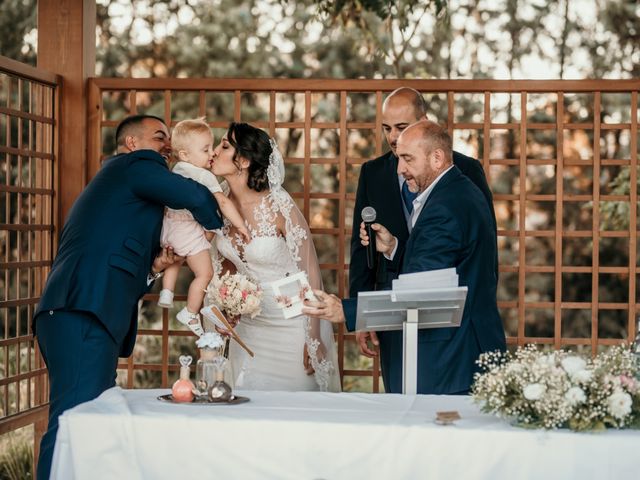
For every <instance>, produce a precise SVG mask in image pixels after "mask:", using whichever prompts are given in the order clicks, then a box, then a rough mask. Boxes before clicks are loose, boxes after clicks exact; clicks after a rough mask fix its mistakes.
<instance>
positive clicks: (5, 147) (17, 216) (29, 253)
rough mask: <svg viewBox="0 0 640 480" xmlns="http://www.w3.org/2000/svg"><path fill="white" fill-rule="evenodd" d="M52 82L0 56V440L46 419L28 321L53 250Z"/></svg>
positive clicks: (41, 370)
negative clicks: (0, 171) (0, 179)
mask: <svg viewBox="0 0 640 480" xmlns="http://www.w3.org/2000/svg"><path fill="white" fill-rule="evenodd" d="M60 85H61V78H60V77H59V76H58V75H53V74H51V73H48V72H45V71H43V70H40V69H36V68H33V67H30V66H28V65H24V64H22V63H19V62H16V61H14V60H11V59H8V58H5V57H0V95H1V98H3V100H5V101H4V102H2V104H0V125H2V129H3V132H2V134H1V135H2V137H3V138H4V141H3V142H1V143H0V162H1V163H0V164H1V165H2V169H3V170H4V172H3V176H4V178H5V180H4V182H3V183H1V184H0V195H1V196H2V203H3V207H4V208H3V212H1V215H2V216H1V218H2V220H1V221H0V232H2V237H1V240H0V253H1V254H2V258H0V271H2V282H3V283H2V284H3V289H2V290H3V291H2V293H1V296H0V315H1V316H0V325H2V328H3V334H2V337H0V355H2V358H3V359H2V361H1V362H0V364H1V365H2V368H0V375H1V376H0V435H2V434H4V433H6V432H10V431H13V430H16V429H18V428H21V427H23V426H26V425H31V424H33V423H42V422H46V419H47V413H48V376H47V372H46V368H45V366H44V362H43V360H42V357H41V355H40V352H39V351H38V345H37V343H36V342H35V341H34V338H33V335H32V334H31V329H30V323H31V317H32V315H33V311H34V308H35V306H36V304H37V302H38V299H39V296H40V293H41V291H42V287H43V285H44V282H45V280H46V277H47V274H48V272H49V269H50V266H51V263H52V261H53V257H54V254H55V251H56V246H57V236H56V232H57V226H58V225H57V215H58V198H57V195H58V181H59V179H58V151H57V148H58V141H57V138H58V137H57V136H58V127H59V125H58V118H59V104H60V102H59V89H60ZM12 123H14V125H15V126H17V128H16V129H15V130H16V131H17V138H12V128H11V127H12ZM25 126H26V127H25ZM25 130H26V132H27V138H24V134H23V133H24V131H25ZM14 169H15V170H16V173H13V170H14ZM25 172H26V174H27V175H26V178H25V177H24V173H25ZM14 203H15V204H14ZM12 207H16V209H15V211H13V210H12ZM12 236H15V241H12V240H11V237H12ZM16 285H17V286H16ZM10 287H11V288H10ZM24 288H26V292H24V291H23V290H24ZM11 317H14V318H15V321H14V322H13V323H12V322H10V318H11ZM12 331H13V333H11V332H12ZM10 352H11V353H13V355H15V358H12V357H11V356H10ZM24 364H26V365H24ZM39 440H40V438H39V436H38V435H35V436H34V442H35V443H34V450H35V451H36V452H37V450H38V444H39Z"/></svg>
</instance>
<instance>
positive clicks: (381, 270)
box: [344, 152, 498, 393]
mask: <svg viewBox="0 0 640 480" xmlns="http://www.w3.org/2000/svg"><path fill="white" fill-rule="evenodd" d="M453 163H454V165H456V166H457V167H458V168H459V169H460V171H461V172H462V173H463V174H464V175H465V176H467V177H468V178H469V179H470V180H471V181H472V182H473V183H474V184H475V185H476V186H477V187H478V188H479V189H480V191H481V192H482V197H483V198H484V200H485V203H486V205H487V207H488V209H489V211H490V214H491V221H490V225H491V226H492V228H493V230H494V232H495V229H496V221H495V214H494V210H493V197H492V195H491V190H490V189H489V185H488V183H487V179H486V177H485V174H484V170H483V169H482V165H481V164H480V162H478V161H477V160H475V159H474V158H471V157H468V156H466V155H462V154H460V153H458V152H453ZM397 168H398V158H397V157H396V156H395V155H394V154H393V153H392V152H387V153H386V154H384V155H382V156H381V157H378V158H376V159H374V160H370V161H368V162H366V163H364V164H363V165H362V168H361V170H360V178H359V181H358V190H357V193H356V203H355V207H354V212H353V230H352V237H351V262H350V264H349V295H350V296H351V297H352V298H353V299H355V297H357V295H358V292H362V291H372V290H387V289H390V288H391V282H392V280H393V279H394V278H397V276H398V274H399V273H400V272H399V264H397V263H393V264H391V263H390V262H387V261H385V260H384V258H383V257H382V256H380V255H378V257H377V262H376V268H375V269H374V270H370V269H369V268H368V267H367V260H366V250H365V248H364V247H363V246H362V244H361V243H360V236H359V231H360V222H361V221H362V219H361V217H360V214H361V212H362V209H363V208H364V207H366V206H371V207H373V208H375V210H376V213H377V219H376V221H377V222H378V223H380V224H382V225H384V226H385V227H386V228H387V229H388V230H389V231H390V232H391V234H392V235H394V236H395V237H396V238H397V239H398V242H399V247H398V252H399V255H401V254H402V252H403V251H404V248H405V245H406V242H407V239H408V238H409V231H408V229H407V223H406V220H405V216H404V210H403V207H402V198H401V195H400V186H399V183H398V174H397ZM476 200H477V199H476ZM496 248H497V245H496ZM497 265H498V263H497V257H496V263H495V266H494V269H495V272H496V276H497ZM344 308H345V316H346V317H347V328H348V329H349V330H353V329H354V327H355V308H356V302H355V300H345V301H344ZM378 338H379V340H380V364H381V367H382V375H383V378H384V382H385V388H386V390H387V391H388V392H394V393H397V392H400V391H401V388H402V372H401V365H402V332H398V331H388V332H379V333H378Z"/></svg>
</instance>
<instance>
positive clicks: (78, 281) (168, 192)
mask: <svg viewBox="0 0 640 480" xmlns="http://www.w3.org/2000/svg"><path fill="white" fill-rule="evenodd" d="M116 140H117V143H118V154H117V155H116V156H114V157H111V158H109V159H107V160H105V162H104V163H103V165H102V168H101V169H100V171H99V172H98V174H97V175H96V176H95V177H94V178H93V179H92V180H91V182H90V183H89V184H88V185H87V187H86V188H85V189H84V191H83V192H82V193H81V194H80V196H79V197H78V199H77V200H76V202H75V203H74V205H73V207H72V208H71V211H70V212H69V215H68V217H67V220H66V222H65V225H64V228H63V229H62V233H61V236H60V245H59V248H58V253H57V255H56V258H55V260H54V262H53V265H52V267H51V272H50V273H49V277H48V278H47V283H46V285H45V287H44V290H43V292H42V296H41V297H40V301H39V302H38V307H37V309H36V311H35V313H34V319H33V324H32V328H33V331H34V334H35V335H36V338H37V340H38V345H39V347H40V351H41V352H42V356H43V358H44V361H45V363H46V365H47V368H48V370H49V387H50V394H49V400H50V406H49V425H48V430H47V432H46V434H45V435H44V436H43V438H42V443H41V446H40V457H39V460H38V475H37V478H38V479H39V480H40V479H42V480H45V479H48V478H49V473H50V468H51V460H52V455H53V447H54V445H55V441H56V434H57V430H58V417H59V416H60V415H61V414H62V413H63V412H64V411H65V410H68V409H69V408H72V407H74V406H76V405H78V404H80V403H83V402H86V401H89V400H92V399H94V398H96V397H97V396H98V395H100V394H101V393H102V392H103V391H105V390H107V389H108V388H111V387H113V386H115V379H116V367H117V363H118V357H119V356H120V357H128V356H129V355H131V353H132V351H133V346H134V344H135V340H136V332H137V317H138V301H139V300H140V298H141V297H142V296H143V295H144V294H145V293H146V292H147V291H148V290H149V288H150V286H151V284H152V283H153V281H154V280H155V279H156V278H158V277H159V276H160V275H161V273H162V271H163V270H164V269H165V268H166V267H167V266H168V265H170V264H171V263H173V262H174V261H175V260H176V259H177V258H178V257H174V255H173V252H172V251H171V249H169V248H165V249H163V250H161V249H160V244H159V239H160V229H161V227H162V218H163V214H164V207H165V205H166V206H169V207H171V208H174V209H182V208H187V209H189V210H190V211H191V212H192V213H193V215H194V217H195V218H196V220H197V221H198V222H199V223H200V224H201V225H202V226H203V227H204V228H205V229H207V230H214V229H216V228H219V227H221V226H222V222H221V218H220V215H219V213H218V204H217V202H216V201H215V199H214V197H213V195H211V194H210V193H209V191H208V190H207V188H205V187H203V186H202V185H200V184H198V183H197V182H194V181H193V180H190V179H187V178H184V177H182V176H180V175H176V174H174V173H171V171H170V170H169V168H168V167H167V158H168V156H169V154H170V153H171V143H170V136H169V131H168V129H167V126H166V125H165V124H164V122H163V121H162V120H161V119H160V118H157V117H153V116H148V115H137V116H133V117H128V118H126V119H125V120H123V121H122V122H121V123H120V125H118V128H117V130H116ZM96 434H99V432H96Z"/></svg>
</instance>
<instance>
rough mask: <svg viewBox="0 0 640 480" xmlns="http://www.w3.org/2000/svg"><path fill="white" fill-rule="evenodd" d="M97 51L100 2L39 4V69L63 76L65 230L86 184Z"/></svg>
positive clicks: (49, 0)
mask: <svg viewBox="0 0 640 480" xmlns="http://www.w3.org/2000/svg"><path fill="white" fill-rule="evenodd" d="M95 46H96V2H95V0H39V1H38V67H41V68H44V69H46V70H48V71H50V72H54V73H57V74H59V75H61V76H62V88H61V92H60V96H59V98H60V102H61V104H60V117H59V121H58V123H57V125H56V127H57V128H58V129H59V139H60V140H59V141H60V144H59V145H58V158H57V159H56V161H58V162H59V172H60V175H59V177H58V178H59V185H58V192H59V196H58V199H57V201H58V205H59V209H58V222H57V224H58V225H60V226H62V225H63V224H64V219H65V218H66V216H67V213H68V212H69V209H70V208H71V205H73V202H74V201H75V199H76V198H77V197H78V195H79V194H80V192H81V191H82V189H83V188H84V186H85V185H86V183H87V142H86V137H87V135H86V132H87V95H88V92H87V78H88V77H90V76H93V75H94V74H95ZM58 233H59V232H58Z"/></svg>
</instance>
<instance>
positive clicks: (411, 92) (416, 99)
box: [385, 87, 427, 118]
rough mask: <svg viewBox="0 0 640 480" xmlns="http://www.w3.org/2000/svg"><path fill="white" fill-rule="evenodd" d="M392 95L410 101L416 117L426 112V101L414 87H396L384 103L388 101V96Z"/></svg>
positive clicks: (391, 96) (420, 116)
mask: <svg viewBox="0 0 640 480" xmlns="http://www.w3.org/2000/svg"><path fill="white" fill-rule="evenodd" d="M393 97H404V98H405V99H406V100H409V101H410V102H411V105H413V110H414V112H415V114H416V118H422V117H424V116H425V115H426V114H427V102H426V100H425V99H424V97H423V96H422V94H421V93H420V92H419V91H418V90H416V89H415V88H410V87H400V88H396V89H395V90H394V91H393V92H391V93H390V94H389V96H388V97H387V98H386V99H385V103H386V102H387V101H389V99H390V98H393Z"/></svg>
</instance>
